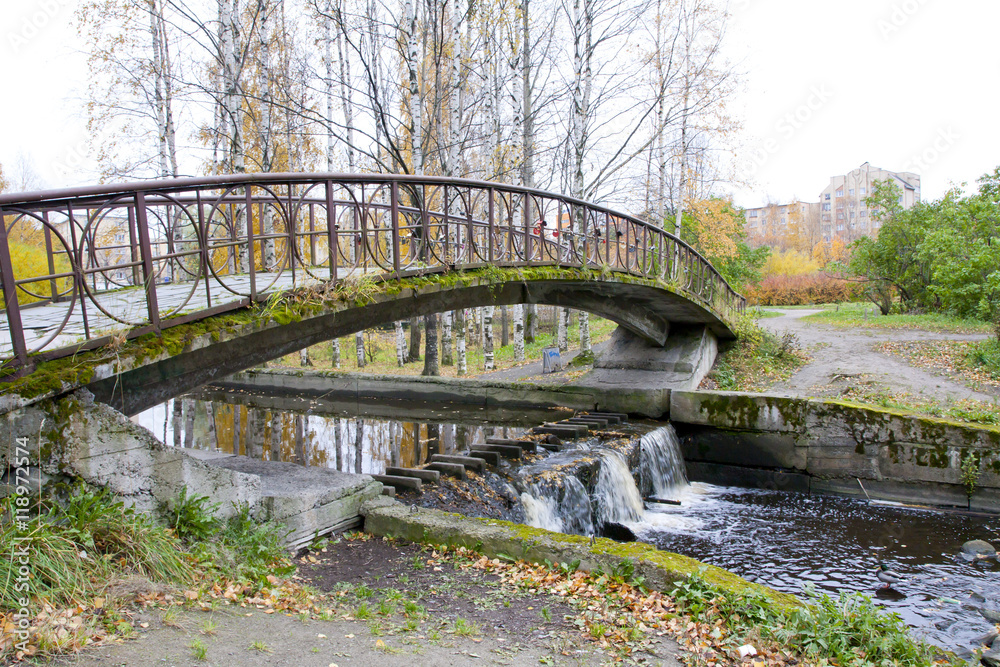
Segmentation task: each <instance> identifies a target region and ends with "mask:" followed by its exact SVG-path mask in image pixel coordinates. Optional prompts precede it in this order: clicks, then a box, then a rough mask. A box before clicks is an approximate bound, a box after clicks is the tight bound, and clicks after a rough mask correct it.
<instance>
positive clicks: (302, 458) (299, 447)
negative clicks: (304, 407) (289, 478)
mask: <svg viewBox="0 0 1000 667" xmlns="http://www.w3.org/2000/svg"><path fill="white" fill-rule="evenodd" d="M304 422H305V418H304V417H303V416H302V415H295V462H296V463H298V464H299V465H300V466H304V465H306V438H305V433H304V431H305V423H304Z"/></svg>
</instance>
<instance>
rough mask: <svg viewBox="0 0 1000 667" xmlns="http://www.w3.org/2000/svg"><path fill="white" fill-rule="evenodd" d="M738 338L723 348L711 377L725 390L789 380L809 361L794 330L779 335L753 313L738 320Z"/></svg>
mask: <svg viewBox="0 0 1000 667" xmlns="http://www.w3.org/2000/svg"><path fill="white" fill-rule="evenodd" d="M733 330H734V332H735V333H736V340H735V341H732V342H730V343H728V344H726V345H724V347H723V348H722V349H721V350H720V352H719V357H718V359H717V360H716V363H715V367H714V368H713V369H712V372H711V373H709V375H708V378H709V379H710V380H711V381H712V382H714V383H715V385H716V387H717V388H718V389H722V390H725V391H764V390H765V389H767V388H768V387H770V386H771V385H773V384H774V383H775V382H778V381H781V380H785V379H787V378H789V377H791V375H792V374H793V373H794V372H795V371H796V370H797V369H798V368H800V367H801V366H803V365H804V364H805V363H806V362H807V361H808V359H809V358H808V356H807V355H806V354H805V353H804V352H802V350H801V349H800V348H799V342H798V339H796V338H795V336H794V335H793V334H786V335H785V336H782V337H780V338H779V337H778V336H775V335H774V334H772V333H770V332H768V331H765V330H764V329H762V328H761V327H760V326H759V325H758V324H757V320H756V319H755V318H754V317H752V316H751V315H741V316H739V317H737V318H736V319H735V320H734V326H733Z"/></svg>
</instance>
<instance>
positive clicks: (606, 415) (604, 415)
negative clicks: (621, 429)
mask: <svg viewBox="0 0 1000 667" xmlns="http://www.w3.org/2000/svg"><path fill="white" fill-rule="evenodd" d="M577 416H578V417H600V418H601V419H607V420H608V421H610V422H611V423H612V424H624V423H625V422H627V421H628V415H626V414H624V413H621V412H588V413H587V414H585V415H577ZM615 419H617V420H618V421H613V420H615Z"/></svg>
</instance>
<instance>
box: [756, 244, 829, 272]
mask: <svg viewBox="0 0 1000 667" xmlns="http://www.w3.org/2000/svg"><path fill="white" fill-rule="evenodd" d="M821 268H822V267H821V266H820V264H819V262H817V261H816V260H815V259H814V258H813V257H811V256H810V255H809V254H808V253H805V252H802V251H800V250H780V251H777V252H772V253H771V254H770V255H768V257H767V261H766V262H765V263H764V268H763V269H762V270H761V274H762V275H763V277H765V278H767V277H769V276H804V275H808V274H811V273H816V272H817V271H819V270H820V269H821Z"/></svg>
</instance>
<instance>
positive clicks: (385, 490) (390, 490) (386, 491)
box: [382, 484, 396, 498]
mask: <svg viewBox="0 0 1000 667" xmlns="http://www.w3.org/2000/svg"><path fill="white" fill-rule="evenodd" d="M382 495H383V496H389V497H390V498H395V497H396V487H394V486H386V485H385V484H383V485H382Z"/></svg>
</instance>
